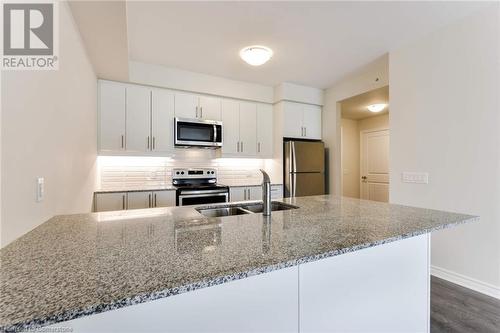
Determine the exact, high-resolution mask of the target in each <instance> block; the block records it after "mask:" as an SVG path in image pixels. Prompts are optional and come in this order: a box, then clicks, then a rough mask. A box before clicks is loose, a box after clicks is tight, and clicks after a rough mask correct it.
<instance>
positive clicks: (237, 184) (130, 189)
mask: <svg viewBox="0 0 500 333" xmlns="http://www.w3.org/2000/svg"><path fill="white" fill-rule="evenodd" d="M219 185H224V186H229V187H242V186H261V185H262V181H248V180H246V181H245V180H243V181H240V180H238V181H235V180H231V181H221V182H220V184H219ZM271 185H282V184H281V183H272V184H271ZM175 189H176V187H175V186H173V185H164V186H152V187H142V186H141V187H117V188H108V189H99V190H97V191H95V192H94V193H97V194H99V193H117V192H145V191H166V190H175Z"/></svg>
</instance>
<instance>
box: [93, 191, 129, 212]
mask: <svg viewBox="0 0 500 333" xmlns="http://www.w3.org/2000/svg"><path fill="white" fill-rule="evenodd" d="M126 205H127V193H126V192H110V193H96V194H95V195H94V211H95V212H107V211H113V210H124V209H126V208H127V206H126Z"/></svg>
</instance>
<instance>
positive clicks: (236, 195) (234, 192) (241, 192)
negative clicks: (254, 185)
mask: <svg viewBox="0 0 500 333" xmlns="http://www.w3.org/2000/svg"><path fill="white" fill-rule="evenodd" d="M245 196H246V187H244V186H234V187H230V188H229V201H231V202H235V201H244V200H245Z"/></svg>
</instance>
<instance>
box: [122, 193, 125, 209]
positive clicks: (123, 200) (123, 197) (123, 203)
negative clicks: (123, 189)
mask: <svg viewBox="0 0 500 333" xmlns="http://www.w3.org/2000/svg"><path fill="white" fill-rule="evenodd" d="M122 209H123V210H125V194H124V195H122Z"/></svg>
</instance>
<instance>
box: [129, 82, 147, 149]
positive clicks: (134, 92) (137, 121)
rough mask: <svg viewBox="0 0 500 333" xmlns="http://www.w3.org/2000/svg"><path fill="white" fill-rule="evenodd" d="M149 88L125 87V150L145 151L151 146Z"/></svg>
mask: <svg viewBox="0 0 500 333" xmlns="http://www.w3.org/2000/svg"><path fill="white" fill-rule="evenodd" d="M150 103H151V90H149V89H147V88H145V87H140V86H128V87H127V122H126V124H127V132H126V133H127V138H126V142H127V143H126V145H125V147H126V149H127V151H137V152H146V151H149V150H150V147H151V136H150V133H151V117H150V115H151V107H150Z"/></svg>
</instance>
